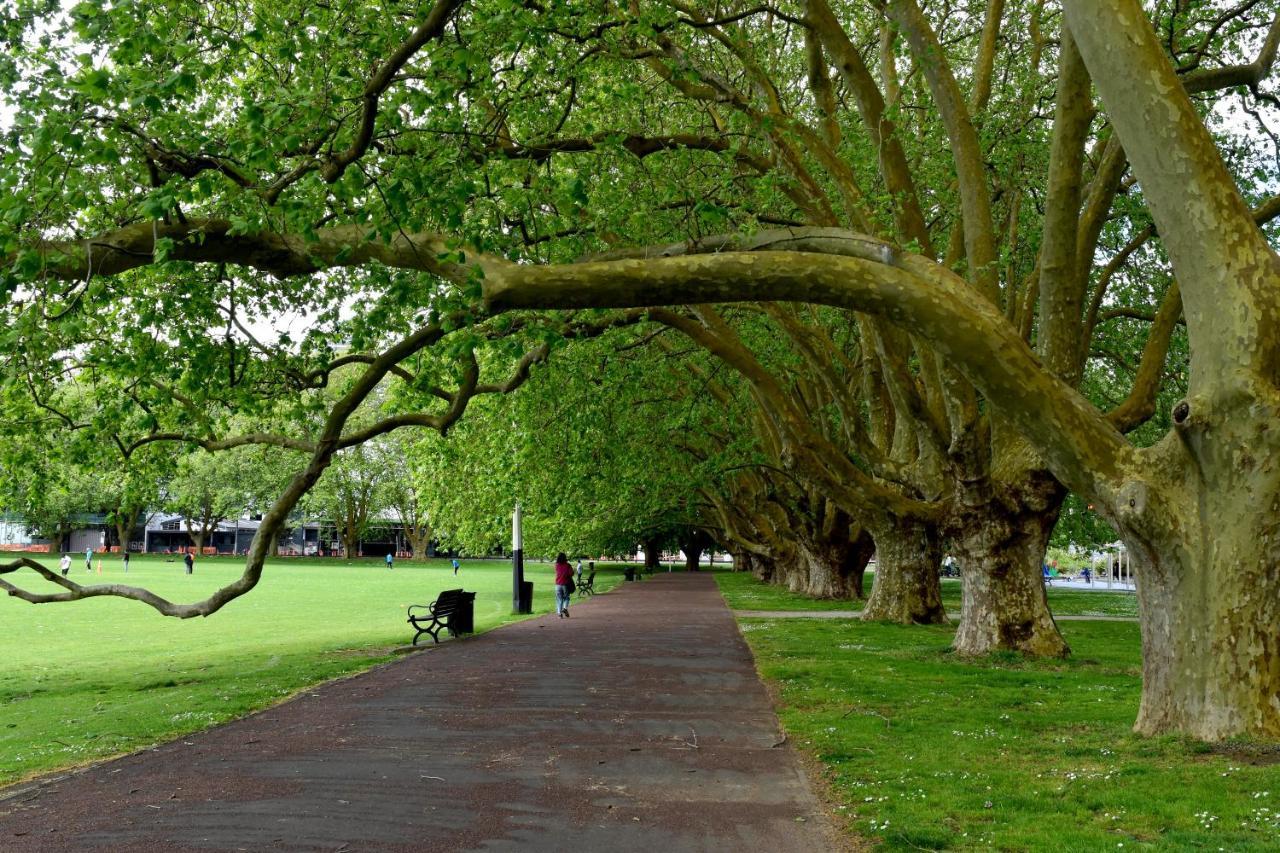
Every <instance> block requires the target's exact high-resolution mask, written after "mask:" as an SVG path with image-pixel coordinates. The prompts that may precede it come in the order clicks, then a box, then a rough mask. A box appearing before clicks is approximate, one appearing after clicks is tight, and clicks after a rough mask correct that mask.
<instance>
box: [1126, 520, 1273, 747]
mask: <svg viewBox="0 0 1280 853" xmlns="http://www.w3.org/2000/svg"><path fill="white" fill-rule="evenodd" d="M1232 526H1234V525H1232ZM1271 526H1272V527H1274V526H1275V525H1274V522H1273V523H1272V524H1271ZM1236 533H1237V535H1232V533H1229V532H1226V531H1222V530H1221V529H1220V531H1219V535H1218V536H1217V537H1215V539H1216V540H1217V541H1216V543H1215V544H1214V545H1213V546H1211V547H1210V548H1209V549H1207V551H1208V552H1207V553H1205V554H1203V557H1204V558H1206V559H1202V560H1200V561H1196V560H1194V558H1192V559H1187V558H1188V556H1189V555H1188V554H1187V552H1186V551H1185V550H1182V549H1178V550H1175V551H1172V552H1170V553H1165V554H1158V555H1156V554H1141V553H1140V552H1136V553H1135V552H1134V551H1133V549H1132V547H1131V549H1130V552H1131V556H1132V557H1133V559H1134V564H1135V567H1136V568H1137V569H1138V606H1139V615H1140V624H1141V627H1142V704H1141V706H1140V707H1139V710H1138V720H1137V723H1136V724H1135V725H1134V729H1135V730H1136V731H1138V732H1140V733H1142V734H1161V733H1166V732H1171V731H1173V732H1183V733H1186V734H1190V735H1192V736H1194V737H1199V738H1203V739H1205V740H1211V741H1216V740H1222V739H1224V738H1229V737H1234V736H1236V735H1240V734H1250V735H1254V736H1263V737H1272V738H1274V737H1280V572H1278V571H1277V569H1276V566H1277V564H1280V554H1278V553H1277V548H1276V546H1275V545H1274V544H1271V545H1270V546H1268V545H1267V544H1264V543H1265V540H1262V539H1259V538H1258V537H1257V535H1256V533H1257V531H1256V529H1255V530H1241V531H1237V532H1236ZM1239 534H1243V535H1239ZM1274 541H1275V540H1274V539H1272V542H1273V543H1274ZM1179 557H1181V558H1182V559H1181V560H1180V559H1179Z"/></svg>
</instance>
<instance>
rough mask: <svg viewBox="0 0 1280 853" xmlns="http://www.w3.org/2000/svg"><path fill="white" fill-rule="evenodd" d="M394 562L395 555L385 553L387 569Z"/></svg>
mask: <svg viewBox="0 0 1280 853" xmlns="http://www.w3.org/2000/svg"><path fill="white" fill-rule="evenodd" d="M394 560H395V555H394V554H392V553H391V552H390V551H388V552H387V568H388V569H389V568H391V563H392V562H393V561H394Z"/></svg>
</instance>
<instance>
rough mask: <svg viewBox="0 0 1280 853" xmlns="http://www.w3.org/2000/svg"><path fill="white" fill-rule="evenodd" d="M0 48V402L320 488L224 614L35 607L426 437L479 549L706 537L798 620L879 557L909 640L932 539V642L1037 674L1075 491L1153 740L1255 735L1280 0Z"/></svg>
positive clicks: (1274, 483) (455, 8)
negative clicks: (1103, 543) (195, 564)
mask: <svg viewBox="0 0 1280 853" xmlns="http://www.w3.org/2000/svg"><path fill="white" fill-rule="evenodd" d="M3 26H4V30H5V34H6V40H7V42H8V44H10V45H11V46H12V49H11V50H9V51H7V52H6V53H5V55H4V58H3V59H2V60H0V63H3V64H2V65H0V80H3V82H4V83H5V86H4V87H3V89H4V91H7V92H9V93H10V94H9V95H7V96H6V97H7V103H8V106H9V107H10V108H11V109H12V110H13V117H12V119H10V120H9V126H8V127H7V129H6V130H5V134H6V138H7V141H8V144H7V145H6V146H5V147H4V149H3V152H0V157H2V158H3V159H2V160H0V166H2V168H0V186H2V187H3V190H4V192H3V193H2V194H0V259H2V260H3V264H2V266H3V272H0V276H2V277H3V280H2V283H3V286H4V287H5V291H6V293H7V294H8V295H9V309H10V310H9V311H8V313H7V314H6V319H5V322H4V324H3V334H4V335H5V336H6V339H7V341H6V342H7V344H8V347H7V351H8V352H11V353H14V355H13V356H12V357H10V358H9V359H8V361H7V363H6V368H7V369H6V371H5V373H4V377H3V379H4V383H5V388H4V392H5V395H6V399H10V400H13V401H15V402H14V403H13V405H14V406H15V407H17V408H18V409H20V410H21V411H23V412H26V413H30V414H33V415H34V416H35V420H36V421H38V422H41V423H44V424H45V425H46V426H53V427H57V428H58V429H65V430H68V431H70V432H71V433H73V434H76V435H77V440H79V441H85V442H88V443H91V444H98V445H101V446H105V447H112V448H115V449H116V450H117V451H118V452H119V455H120V457H121V458H122V459H132V458H133V457H134V456H135V455H136V454H137V453H138V452H140V451H141V450H142V449H144V448H147V447H150V446H153V445H157V444H163V443H168V442H178V443H183V444H186V445H187V446H196V447H200V448H203V449H205V450H208V451H213V452H221V451H226V450H230V449H231V448H235V447H241V446H245V445H264V446H268V447H273V448H279V449H281V450H284V451H288V452H290V453H293V454H296V455H297V458H298V463H299V464H298V467H297V473H296V474H295V475H294V476H293V478H292V480H291V481H290V482H289V483H288V485H287V486H285V487H284V488H282V489H281V490H280V491H279V493H278V495H277V496H276V499H275V501H274V503H273V505H272V506H271V507H270V508H269V509H268V510H267V512H266V513H265V516H264V524H263V526H262V531H261V532H260V534H259V537H258V539H256V540H255V543H254V546H253V549H252V550H251V553H250V555H249V556H248V558H247V562H246V571H245V574H244V576H243V577H242V578H241V579H240V580H239V581H237V582H236V583H234V584H232V585H231V586H229V587H227V588H226V589H224V590H221V591H219V592H218V593H216V594H214V595H213V596H212V597H211V598H209V599H208V600H206V601H204V602H198V603H194V604H189V605H181V604H173V603H171V602H166V601H162V600H159V599H157V598H156V597H155V596H154V595H152V594H150V593H148V592H146V591H145V590H135V589H130V588H124V587H106V586H96V587H88V586H81V585H79V584H76V583H75V582H74V581H67V580H65V579H61V578H59V577H57V576H55V574H54V573H53V572H52V571H50V570H49V569H47V568H44V567H42V566H40V565H39V564H38V563H37V562H36V561H32V560H25V561H18V562H17V563H15V564H12V565H11V566H10V567H9V568H8V569H7V573H12V572H13V571H16V570H18V569H19V568H26V569H31V570H33V571H35V572H36V573H38V574H40V575H42V576H43V578H44V579H45V580H46V581H48V582H51V583H53V584H56V585H58V586H59V587H61V589H60V590H58V591H55V592H52V593H46V592H35V591H32V590H29V589H27V588H26V587H23V586H18V585H15V584H13V583H10V581H8V580H5V579H0V584H3V585H4V586H5V588H6V589H8V590H9V591H10V592H11V594H15V595H19V596H20V597H22V598H25V599H27V600H30V601H37V602H44V601H55V600H74V599H76V598H82V597H85V596H88V595H101V594H111V595H125V596H127V597H133V598H138V599H140V600H143V601H146V602H148V603H150V604H152V605H153V606H156V607H157V608H158V609H159V610H161V611H162V612H165V613H168V614H170V615H178V616H194V615H207V614H209V613H212V612H214V611H216V610H217V609H218V608H219V607H220V606H222V604H224V603H225V602H226V601H228V600H230V599H231V598H233V597H234V596H236V595H239V594H242V593H244V592H246V591H247V590H248V589H251V588H252V587H253V585H254V584H255V583H256V581H257V579H258V577H259V576H260V573H261V571H262V565H263V561H264V559H265V558H266V556H267V553H268V540H270V539H271V538H272V537H273V536H274V534H275V532H276V531H277V530H278V529H279V527H280V525H282V524H283V523H284V521H285V519H286V518H287V516H288V514H289V513H290V512H291V511H292V510H293V508H294V507H295V506H296V505H297V504H298V502H299V501H300V500H302V499H303V497H304V496H305V495H306V494H307V493H308V492H309V491H310V490H311V489H312V488H313V487H314V486H316V484H317V483H318V482H321V477H322V475H324V472H325V470H326V469H327V468H329V467H330V466H331V465H332V464H335V460H336V459H338V458H341V456H342V455H351V454H357V453H360V452H362V451H360V450H359V448H360V447H361V446H363V445H366V444H368V443H370V442H377V441H380V440H382V439H383V437H386V436H389V435H392V434H393V433H395V432H396V431H398V430H401V429H404V428H412V427H417V428H425V429H428V430H434V431H435V432H437V433H439V434H440V436H442V437H443V438H442V439H435V438H432V439H429V440H427V441H424V442H423V443H422V445H421V446H419V447H416V448H415V455H416V454H418V453H421V454H422V460H423V461H422V465H423V468H422V470H423V471H424V472H434V473H433V474H428V476H434V477H438V478H440V479H442V480H443V481H444V482H443V483H442V484H441V487H440V488H436V489H433V490H431V493H432V495H433V496H434V497H432V498H431V499H432V500H438V501H441V502H442V504H441V507H442V508H443V507H444V506H445V505H446V504H447V502H448V501H454V502H455V504H454V510H455V511H454V512H453V513H452V515H453V516H455V518H456V519H458V520H457V521H455V522H453V523H454V525H455V527H454V529H452V530H450V531H448V533H449V535H452V536H455V537H457V539H458V541H459V542H466V543H469V547H478V546H479V544H480V543H481V542H482V541H483V539H484V537H485V536H488V535H491V534H488V533H485V532H483V531H484V525H483V524H480V525H475V526H473V527H465V526H464V521H463V520H464V519H467V518H470V519H477V518H481V519H482V518H486V517H492V516H494V515H495V514H496V513H497V512H498V506H497V505H498V503H500V502H501V499H504V498H505V497H506V496H507V495H508V494H509V493H510V492H511V491H523V492H526V493H527V494H528V495H529V496H530V497H529V500H531V501H534V502H536V504H537V508H538V511H539V513H541V514H542V515H543V517H544V518H545V520H546V523H547V528H546V530H547V531H549V532H550V533H552V534H553V535H554V536H558V537H559V540H558V541H560V542H565V541H571V542H573V543H574V544H575V545H576V546H577V547H581V548H584V549H585V548H591V549H593V550H596V549H599V550H607V549H608V548H609V547H610V544H611V543H613V542H618V543H621V542H622V541H624V540H625V539H627V538H635V537H643V536H645V535H648V534H649V533H652V532H653V531H658V530H663V529H665V530H668V531H669V530H671V529H674V528H673V526H681V527H682V529H689V530H695V529H696V530H709V531H710V532H711V533H712V535H714V536H716V538H717V539H718V540H719V541H720V542H721V543H722V544H723V546H724V547H726V548H728V549H730V550H731V551H733V552H734V553H735V556H736V557H738V558H740V562H742V563H743V564H744V565H746V564H750V565H752V566H753V567H754V568H755V569H756V570H757V571H759V572H760V573H761V574H762V575H768V576H771V577H777V578H779V579H784V580H783V582H786V583H788V584H789V585H792V586H793V587H795V588H804V589H807V590H809V591H812V592H816V593H819V594H848V593H849V592H850V591H851V590H852V589H853V587H854V586H855V584H854V581H853V580H852V579H854V578H856V577H860V571H861V569H860V568H859V564H861V565H865V558H866V552H867V547H868V546H867V541H868V540H872V541H874V545H875V549H876V552H877V555H878V557H877V563H878V566H877V583H876V585H875V588H874V590H873V593H872V598H871V600H870V601H869V602H868V604H867V612H868V614H869V616H872V617H875V618H890V619H897V620H901V621H918V622H929V621H937V620H940V619H942V618H944V614H943V613H942V611H941V604H940V598H939V596H938V586H937V584H938V582H937V566H938V561H939V557H940V554H941V550H942V548H943V547H944V546H946V547H949V548H950V549H951V550H952V551H953V552H955V553H956V554H957V555H958V557H959V559H960V560H961V563H962V565H963V566H964V570H965V572H964V575H965V598H964V612H963V613H962V619H961V624H960V628H959V630H958V632H957V639H956V646H957V650H958V651H960V652H962V653H966V654H981V653H985V652H988V651H992V650H995V649H1017V650H1020V651H1023V652H1025V653H1029V654H1050V655H1061V654H1066V653H1067V652H1068V650H1067V648H1066V644H1065V643H1064V642H1063V641H1062V639H1061V637H1060V635H1059V634H1058V632H1057V629H1056V626H1055V625H1054V624H1053V620H1052V616H1051V614H1050V613H1049V612H1048V608H1047V602H1046V601H1045V598H1044V593H1043V589H1042V588H1041V586H1040V585H1039V564H1040V561H1041V560H1042V559H1043V555H1044V549H1045V547H1046V545H1047V543H1048V540H1049V536H1050V532H1051V531H1052V529H1053V526H1054V523H1055V521H1056V519H1057V517H1058V514H1059V511H1060V509H1061V506H1062V501H1063V500H1064V498H1065V496H1066V494H1067V491H1068V489H1069V490H1071V491H1073V492H1075V493H1077V495H1079V496H1080V498H1082V499H1084V500H1086V501H1088V502H1090V503H1092V504H1094V505H1095V506H1096V507H1097V508H1098V509H1099V510H1100V511H1101V512H1102V514H1103V515H1104V516H1105V517H1106V518H1107V519H1108V521H1109V522H1110V523H1111V524H1113V525H1114V526H1115V528H1116V529H1117V530H1118V531H1119V533H1120V534H1121V535H1122V536H1123V537H1124V538H1125V540H1126V542H1127V543H1129V546H1130V549H1131V551H1132V552H1133V553H1134V554H1135V555H1137V560H1136V562H1137V564H1138V571H1139V578H1140V580H1141V595H1142V612H1143V637H1144V651H1145V660H1146V671H1145V673H1144V674H1145V682H1144V698H1143V708H1142V711H1141V713H1140V716H1139V728H1140V729H1141V730H1143V731H1149V732H1155V731H1165V730H1179V731H1188V732H1191V733H1194V734H1197V735H1200V736H1204V737H1210V738H1218V737H1226V736H1230V735H1232V734H1235V733H1239V732H1252V733H1263V734H1270V735H1275V734H1278V733H1280V708H1277V707H1276V706H1275V703H1274V696H1275V695H1276V694H1277V693H1278V692H1280V645H1278V644H1280V638H1277V635H1276V633H1275V630H1274V626H1275V624H1277V622H1278V621H1280V613H1278V612H1277V609H1276V608H1277V607H1280V604H1277V603H1276V602H1277V601H1280V595H1277V594H1276V593H1277V592H1280V589H1278V588H1277V583H1278V581H1277V579H1276V577H1275V573H1274V569H1273V567H1274V565H1275V563H1276V559H1275V557H1276V556H1278V555H1277V554H1275V553H1273V551H1274V549H1275V548H1277V547H1280V546H1277V545H1276V544H1275V543H1276V542H1277V541H1280V538H1277V537H1275V536H1274V535H1273V533H1274V532H1275V529H1276V527H1277V524H1278V522H1277V519H1280V515H1278V514H1277V512H1276V507H1277V506H1280V493H1278V492H1277V488H1280V478H1277V477H1276V476H1275V474H1274V471H1275V466H1276V464H1277V463H1276V461H1275V458H1276V457H1275V454H1274V452H1273V451H1274V449H1275V448H1273V444H1274V442H1275V441H1276V437H1275V436H1274V435H1273V434H1272V433H1273V431H1271V430H1269V428H1268V426H1267V424H1268V422H1269V419H1270V417H1271V416H1272V413H1273V412H1274V411H1275V410H1276V408H1277V404H1278V403H1280V399H1278V398H1277V389H1276V387H1275V382H1276V376H1277V371H1276V369H1275V360H1276V358H1277V355H1276V353H1277V350H1278V349H1280V334H1277V332H1278V329H1277V322H1278V321H1280V305H1277V304H1276V300H1277V298H1280V297H1277V295H1276V294H1277V293H1280V289H1277V287H1276V285H1277V284H1280V281H1277V278H1278V277H1280V259H1278V258H1277V256H1276V254H1275V252H1274V250H1273V249H1272V248H1271V245H1272V242H1273V239H1274V234H1273V232H1272V231H1271V230H1270V228H1271V226H1270V223H1271V222H1272V220H1273V219H1274V218H1275V217H1276V215H1277V214H1278V213H1280V198H1277V197H1275V196H1274V195H1273V193H1274V192H1275V190H1276V187H1275V185H1274V180H1273V176H1274V174H1275V173H1276V170H1275V166H1276V161H1277V156H1278V155H1280V145H1277V144H1276V141H1275V139H1276V137H1275V136H1274V133H1273V131H1272V130H1271V128H1272V126H1274V125H1275V121H1276V118H1277V115H1276V107H1277V102H1276V100H1275V97H1274V95H1273V94H1272V83H1271V80H1270V75H1271V72H1272V68H1273V65H1274V62H1275V57H1276V52H1277V47H1278V46H1280V16H1278V15H1277V13H1276V11H1275V10H1274V9H1273V8H1271V6H1269V5H1268V4H1257V3H1251V2H1246V3H1243V4H1238V5H1237V4H1230V3H1225V2H1192V3H1164V2H1159V3H1155V4H1152V5H1151V6H1150V8H1149V9H1144V8H1143V7H1142V6H1141V5H1140V4H1138V3H1137V2H1136V0H1065V2H1064V3H1062V4H1061V6H1059V5H1057V4H1049V3H1044V2H1041V0H1026V2H1019V0H988V2H987V3H941V4H927V5H921V4H919V3H918V2H917V0H890V2H887V3H884V4H871V5H863V4H853V3H843V2H836V0H806V2H797V3H782V4H775V5H770V4H764V5H760V4H750V3H714V4H700V5H699V4H688V3H684V2H681V0H661V2H652V3H642V2H633V3H629V4H625V5H619V4H616V3H613V2H609V0H590V1H589V2H581V3H572V4H570V3H564V2H554V0H553V2H547V3H537V4H516V3H510V2H505V0H489V2H474V3H471V2H462V0H438V2H435V3H390V4H385V3H384V4H374V5H368V4H337V5H334V4H320V5H316V4H307V3H292V2H286V3H282V4H271V5H262V4H256V3H224V2H214V3H211V4H205V5H203V6H201V7H200V8H198V9H197V8H193V7H190V6H189V5H184V4H180V3H171V2H164V1H163V0H146V2H143V0H135V2H112V3H106V2H83V3H80V4H78V5H76V6H74V7H72V8H71V9H69V10H65V11H64V10H62V9H61V8H60V7H58V6H57V4H53V3H48V2H30V0H20V1H19V2H18V3H16V4H15V5H13V6H12V7H11V9H10V11H8V12H6V13H5V17H4V23H3ZM1260 225H1261V226H1262V228H1260V227H1259V226H1260ZM1264 229H1266V230H1264ZM801 303H808V304H807V305H802V304H801ZM817 306H822V307H817ZM288 318H295V319H296V320H297V321H298V322H297V323H295V324H293V325H292V326H291V327H289V328H284V326H285V321H286V319H288ZM677 341H678V343H677ZM72 380H73V381H74V384H75V388H76V389H77V390H76V393H75V395H74V397H75V405H74V406H70V405H66V404H64V403H63V401H62V398H61V396H60V395H62V394H65V392H64V391H63V390H60V389H63V388H64V387H65V386H66V385H67V384H68V382H70V381H72ZM593 385H594V388H596V389H608V390H601V391H596V390H594V389H593V387H592V386H593ZM521 386H524V387H523V388H521ZM518 388H519V389H521V393H516V394H511V392H514V391H516V390H517V389H518ZM620 389H625V390H620ZM473 400H475V401H476V402H475V405H474V406H473V405H472V401H473ZM586 401H590V405H588V404H587V403H586ZM469 408H470V409H473V410H474V411H473V412H472V415H474V417H469V418H464V417H463V416H464V414H465V413H466V412H467V410H468V409H469ZM1158 411H1159V414H1158V415H1157V412H1158ZM682 417H683V418H685V421H684V426H683V427H682V426H681V423H680V421H681V418H682ZM535 431H536V432H535ZM478 448H485V449H486V450H487V452H489V453H491V454H494V455H496V456H498V457H499V458H501V459H503V460H504V463H505V465H506V466H509V467H510V469H511V470H505V468H504V465H503V464H500V465H498V466H496V467H498V468H503V470H501V471H500V472H499V473H498V474H496V475H495V474H493V473H492V469H486V468H485V467H484V461H483V457H482V456H481V455H478V450H477V449H478ZM442 460H446V461H444V462H442ZM517 461H518V462H519V463H520V464H519V465H517V464H516V462H517ZM442 464H443V465H444V466H445V467H439V466H440V465H442ZM326 476H327V475H326ZM450 480H452V482H450ZM459 481H462V482H459ZM459 486H465V488H459ZM457 501H465V502H468V506H469V508H471V509H473V510H474V509H475V508H476V507H479V508H480V509H479V510H478V511H472V512H462V511H459V510H458V507H457V505H456V502H457ZM503 511H504V512H505V506H504V507H503ZM450 514H451V513H449V512H444V513H443V514H442V515H441V518H440V520H441V522H442V523H445V524H448V523H449V522H447V521H446V518H447V517H448V516H449V515H450ZM486 514H487V515H486ZM1209 519H1214V520H1213V521H1210V520H1209ZM1221 519H1228V520H1229V523H1222V522H1221V521H1219V520H1221ZM1208 578H1212V579H1213V581H1212V583H1209V582H1207V580H1206V579H1208ZM1188 673H1192V675H1191V676H1188Z"/></svg>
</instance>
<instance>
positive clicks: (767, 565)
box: [733, 552, 777, 583]
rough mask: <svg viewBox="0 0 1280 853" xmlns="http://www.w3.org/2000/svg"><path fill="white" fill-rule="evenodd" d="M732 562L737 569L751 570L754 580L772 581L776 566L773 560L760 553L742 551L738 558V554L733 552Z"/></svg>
mask: <svg viewBox="0 0 1280 853" xmlns="http://www.w3.org/2000/svg"><path fill="white" fill-rule="evenodd" d="M733 564H734V566H736V567H738V570H739V571H747V572H751V574H752V575H754V576H755V578H756V580H759V581H761V582H763V583H773V582H774V575H775V573H776V570H777V567H776V565H775V564H774V561H773V560H770V559H768V558H766V557H763V556H761V555H760V554H750V553H745V552H744V553H743V555H742V557H741V560H739V557H738V555H736V554H735V555H734V557H733Z"/></svg>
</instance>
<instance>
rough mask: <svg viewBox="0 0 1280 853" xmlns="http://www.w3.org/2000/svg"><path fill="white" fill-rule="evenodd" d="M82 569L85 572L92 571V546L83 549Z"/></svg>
mask: <svg viewBox="0 0 1280 853" xmlns="http://www.w3.org/2000/svg"><path fill="white" fill-rule="evenodd" d="M84 570H85V571H86V572H91V571H93V548H85V549H84Z"/></svg>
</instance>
